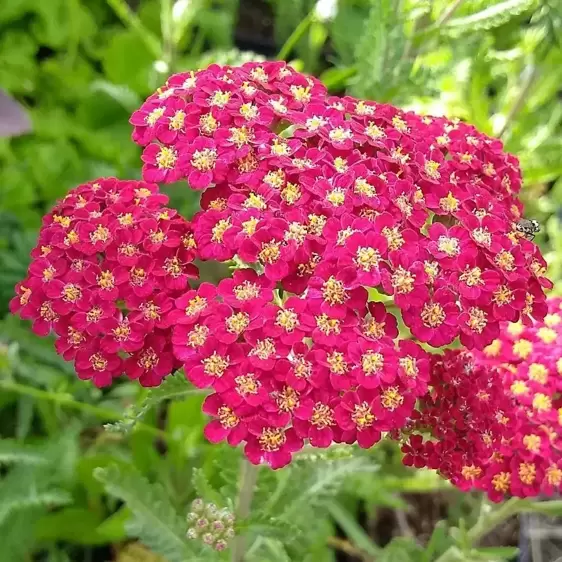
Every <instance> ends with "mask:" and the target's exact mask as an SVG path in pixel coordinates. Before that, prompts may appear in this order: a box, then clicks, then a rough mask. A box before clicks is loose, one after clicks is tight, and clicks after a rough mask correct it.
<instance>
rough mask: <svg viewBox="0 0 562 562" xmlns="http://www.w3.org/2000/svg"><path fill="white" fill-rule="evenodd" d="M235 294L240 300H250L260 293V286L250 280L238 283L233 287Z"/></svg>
mask: <svg viewBox="0 0 562 562" xmlns="http://www.w3.org/2000/svg"><path fill="white" fill-rule="evenodd" d="M233 292H234V296H235V297H236V298H237V299H238V300H239V301H248V300H251V299H255V298H257V297H258V296H259V294H260V287H259V285H258V284H256V283H250V281H243V282H242V283H241V284H240V285H236V287H234V289H233Z"/></svg>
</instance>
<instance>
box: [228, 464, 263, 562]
mask: <svg viewBox="0 0 562 562" xmlns="http://www.w3.org/2000/svg"><path fill="white" fill-rule="evenodd" d="M258 472H259V466H256V465H254V464H252V463H250V462H249V461H248V460H246V459H245V458H243V459H242V465H241V467H240V491H239V492H238V505H237V508H236V519H237V521H238V522H240V521H243V520H244V519H246V518H247V517H248V516H249V515H250V509H251V507H252V499H253V497H254V491H255V489H256V483H257V481H258ZM247 543H248V541H247V537H245V536H244V535H240V536H237V537H236V538H235V539H234V543H233V545H232V562H244V557H245V554H246V549H247V546H248V544H247Z"/></svg>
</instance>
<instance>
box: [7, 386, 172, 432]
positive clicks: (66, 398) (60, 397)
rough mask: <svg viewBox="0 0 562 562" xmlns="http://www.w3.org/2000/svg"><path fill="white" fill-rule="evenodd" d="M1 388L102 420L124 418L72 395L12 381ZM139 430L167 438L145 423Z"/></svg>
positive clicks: (113, 411)
mask: <svg viewBox="0 0 562 562" xmlns="http://www.w3.org/2000/svg"><path fill="white" fill-rule="evenodd" d="M0 388H1V389H2V390H6V391H11V392H16V393H17V394H23V395H24V396H30V397H32V398H36V399H37V400H47V401H48V402H53V403H55V404H59V405H60V406H66V407H68V408H72V409H74V410H78V411H80V412H83V413H84V414H90V415H92V416H95V417H97V418H100V419H102V420H111V421H120V420H121V418H122V415H121V414H120V413H119V412H116V411H115V410H111V409H109V408H102V407H101V406H95V405H93V404H86V403H85V402H79V401H78V400H75V399H74V398H73V397H72V396H71V395H70V394H62V393H56V392H49V391H47V390H41V389H40V388H36V387H34V386H27V385H25V384H20V383H17V382H15V381H10V380H3V381H0ZM137 428H138V430H139V431H144V432H146V433H150V434H151V435H154V436H155V437H162V438H164V439H165V438H167V435H166V433H165V432H164V431H162V430H160V429H158V428H156V427H152V426H150V425H147V424H145V423H138V424H137Z"/></svg>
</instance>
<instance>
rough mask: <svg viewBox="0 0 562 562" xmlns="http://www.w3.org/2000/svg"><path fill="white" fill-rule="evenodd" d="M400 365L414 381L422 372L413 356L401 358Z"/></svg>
mask: <svg viewBox="0 0 562 562" xmlns="http://www.w3.org/2000/svg"><path fill="white" fill-rule="evenodd" d="M398 364H399V365H400V367H401V368H402V370H403V371H404V373H406V376H408V377H410V378H412V379H415V378H416V377H417V376H418V374H419V372H420V370H419V369H418V364H417V360H416V359H415V358H414V357H412V356H411V355H406V357H400V359H399V360H398Z"/></svg>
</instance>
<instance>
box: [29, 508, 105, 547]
mask: <svg viewBox="0 0 562 562" xmlns="http://www.w3.org/2000/svg"><path fill="white" fill-rule="evenodd" d="M100 523H101V520H100V517H99V515H97V514H96V513H94V512H93V511H92V510H90V509H86V508H77V507H69V508H66V509H61V510H59V511H57V512H55V513H49V514H47V515H45V516H43V517H42V518H41V519H40V520H39V521H38V522H37V526H36V531H35V536H36V537H37V539H38V540H41V541H66V542H70V543H75V544H84V545H94V544H103V543H105V542H106V538H105V537H103V536H101V537H100V536H99V535H98V534H97V532H96V527H97V526H98V525H99V524H100Z"/></svg>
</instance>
